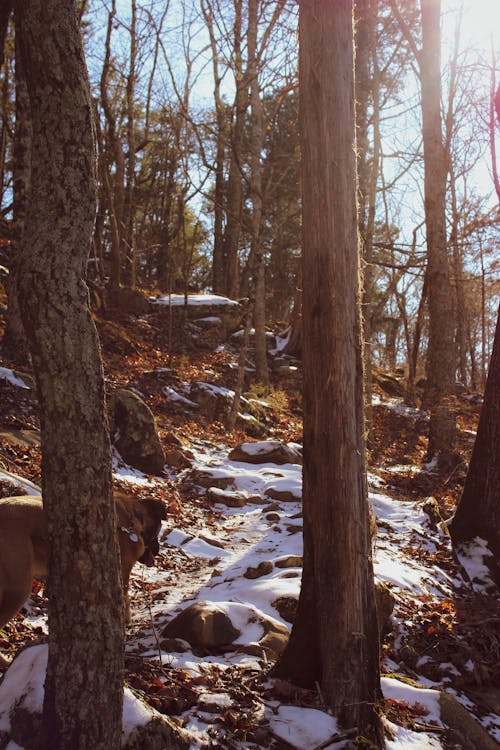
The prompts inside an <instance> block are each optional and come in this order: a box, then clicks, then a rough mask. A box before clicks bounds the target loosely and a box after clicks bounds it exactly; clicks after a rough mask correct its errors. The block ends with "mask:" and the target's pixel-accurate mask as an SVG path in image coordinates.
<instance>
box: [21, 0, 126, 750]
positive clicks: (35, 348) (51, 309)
mask: <svg viewBox="0 0 500 750" xmlns="http://www.w3.org/2000/svg"><path fill="white" fill-rule="evenodd" d="M17 10H18V22H17V24H16V28H17V31H18V33H19V34H20V45H21V50H22V55H23V63H24V66H25V71H26V80H27V82H28V91H29V97H30V102H31V111H32V123H33V151H32V154H33V158H32V176H31V180H32V181H31V191H30V198H29V205H28V210H27V213H26V224H25V232H24V239H23V245H22V252H21V256H20V262H19V289H20V302H21V309H22V314H23V322H24V325H25V329H26V333H27V336H28V339H29V343H30V348H31V353H32V357H33V364H34V368H35V375H36V380H37V385H38V395H39V400H40V406H41V412H42V454H43V462H42V469H43V473H42V489H43V496H44V505H45V510H46V514H47V521H48V533H49V548H50V559H49V581H48V588H49V664H48V669H47V677H46V681H45V700H44V716H43V728H44V738H45V747H46V748H50V750H63V749H64V750H68V748H79V750H87V749H88V750H90V749H91V748H92V749H93V750H95V748H99V749H100V750H114V749H115V748H116V750H118V748H120V746H121V725H122V702H123V644H124V632H123V604H122V596H121V583H120V577H119V564H118V548H117V541H116V531H115V529H116V525H115V523H116V522H115V514H114V505H113V502H112V494H111V451H110V440H109V430H108V427H107V420H106V413H105V403H104V381H103V372H102V365H101V360H100V352H99V345H98V340H97V333H96V330H95V327H94V325H93V322H92V319H91V316H90V311H89V308H88V290H87V287H86V285H85V282H84V274H85V267H86V261H87V256H88V253H89V248H90V241H91V237H92V228H93V222H94V214H95V153H94V142H93V132H92V130H93V128H92V105H91V100H90V91H89V86H88V80H87V75H86V71H85V62H84V57H83V49H82V42H81V38H80V33H79V29H78V24H77V17H76V14H75V7H74V3H73V2H72V0H24V1H23V2H21V1H20V2H18V6H17Z"/></svg>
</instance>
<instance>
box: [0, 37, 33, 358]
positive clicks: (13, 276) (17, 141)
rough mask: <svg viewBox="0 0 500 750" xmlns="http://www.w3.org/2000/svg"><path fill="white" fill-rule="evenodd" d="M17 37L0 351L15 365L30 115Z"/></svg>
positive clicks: (19, 344) (20, 344)
mask: <svg viewBox="0 0 500 750" xmlns="http://www.w3.org/2000/svg"><path fill="white" fill-rule="evenodd" d="M18 37H19V35H18V34H16V41H15V44H16V125H15V133H14V165H13V183H14V251H15V253H16V255H15V257H14V258H13V259H12V263H11V267H10V273H9V285H8V301H7V319H6V327H5V334H4V338H3V341H2V347H3V348H4V349H7V350H8V351H9V352H10V353H11V354H12V356H13V357H14V359H15V360H16V361H17V362H19V363H25V362H26V361H27V359H28V344H27V341H26V336H25V333H24V326H23V323H22V320H21V311H20V309H19V302H18V288H17V254H18V253H19V248H20V246H21V242H22V237H23V232H24V223H25V218H26V202H27V196H28V192H29V186H30V174H31V138H32V132H31V112H30V102H29V96H28V89H27V86H26V77H25V74H24V69H23V61H22V56H21V51H20V49H19V38H18Z"/></svg>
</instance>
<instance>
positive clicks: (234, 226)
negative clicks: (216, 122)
mask: <svg viewBox="0 0 500 750" xmlns="http://www.w3.org/2000/svg"><path fill="white" fill-rule="evenodd" d="M242 7H243V6H242V0H234V9H235V21H234V65H235V71H234V74H235V79H236V80H235V84H236V94H235V100H234V116H233V126H232V129H231V158H230V162H229V176H228V184H227V218H226V228H225V232H224V260H225V264H226V282H225V292H226V294H227V295H228V296H229V297H233V298H234V297H237V296H238V293H239V286H240V278H239V275H240V274H239V259H238V250H239V245H240V234H241V220H242V217H241V214H242V204H243V186H242V174H241V169H242V160H243V154H242V149H243V134H244V130H245V117H246V113H247V109H248V77H247V75H246V72H245V71H244V70H243V62H242V52H241V46H242V23H243V21H242V12H243V11H242Z"/></svg>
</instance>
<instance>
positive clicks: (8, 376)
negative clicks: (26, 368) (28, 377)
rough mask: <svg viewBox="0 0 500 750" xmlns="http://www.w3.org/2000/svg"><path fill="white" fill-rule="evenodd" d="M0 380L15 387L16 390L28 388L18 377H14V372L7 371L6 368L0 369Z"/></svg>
mask: <svg viewBox="0 0 500 750" xmlns="http://www.w3.org/2000/svg"><path fill="white" fill-rule="evenodd" d="M0 378H1V379H2V380H7V382H8V383H10V384H11V385H16V386H17V387H18V388H26V389H27V390H29V388H30V387H29V385H28V384H27V383H25V382H24V380H23V379H22V378H20V377H19V375H16V374H15V372H13V371H12V370H9V369H8V368H7V367H0Z"/></svg>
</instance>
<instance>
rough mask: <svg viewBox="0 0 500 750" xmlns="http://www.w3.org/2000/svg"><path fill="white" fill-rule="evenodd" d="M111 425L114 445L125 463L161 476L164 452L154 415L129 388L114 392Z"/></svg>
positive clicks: (111, 406) (111, 401)
mask: <svg viewBox="0 0 500 750" xmlns="http://www.w3.org/2000/svg"><path fill="white" fill-rule="evenodd" d="M110 421H111V434H112V437H113V442H114V445H115V447H116V449H117V451H118V452H119V453H120V455H121V457H122V458H123V460H124V461H126V462H127V463H128V464H130V465H131V466H133V467H134V468H136V469H139V470H140V471H143V472H145V473H146V474H161V472H162V470H163V467H164V465H165V452H164V450H163V447H162V445H161V443H160V438H159V437H158V430H157V426H156V420H155V418H154V415H153V412H152V411H151V409H150V408H149V406H148V405H147V404H146V403H145V402H144V401H143V400H142V398H141V397H140V396H138V395H137V394H136V393H134V392H133V391H129V390H127V389H126V388H122V389H119V390H117V391H115V393H113V395H112V396H111V399H110Z"/></svg>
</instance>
